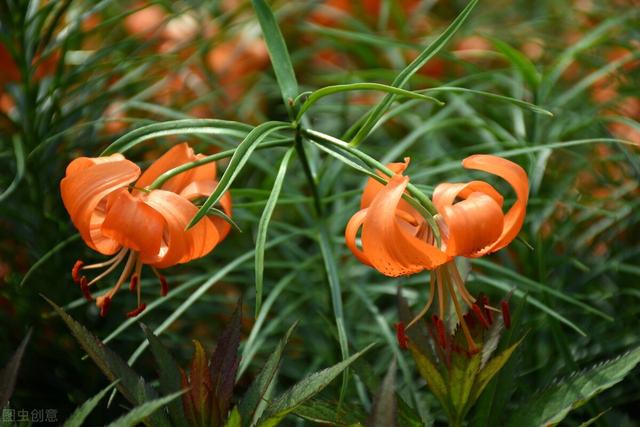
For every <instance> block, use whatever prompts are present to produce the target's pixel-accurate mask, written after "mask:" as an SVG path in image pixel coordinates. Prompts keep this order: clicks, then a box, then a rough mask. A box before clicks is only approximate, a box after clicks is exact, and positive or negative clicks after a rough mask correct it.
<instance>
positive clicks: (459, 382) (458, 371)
mask: <svg viewBox="0 0 640 427" xmlns="http://www.w3.org/2000/svg"><path fill="white" fill-rule="evenodd" d="M481 359H482V356H481V355H480V353H475V354H473V355H472V356H471V357H469V356H468V355H466V354H459V353H457V352H452V357H451V368H450V369H449V397H450V400H451V405H452V406H453V409H454V411H455V413H456V414H457V418H458V419H463V417H464V415H465V413H466V409H467V408H468V407H469V403H470V400H471V399H470V397H471V390H472V389H473V385H474V381H475V378H476V375H477V373H478V369H480V362H481Z"/></svg>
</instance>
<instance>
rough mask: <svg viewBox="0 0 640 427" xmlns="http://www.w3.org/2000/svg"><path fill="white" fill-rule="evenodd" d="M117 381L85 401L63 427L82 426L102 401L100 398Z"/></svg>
mask: <svg viewBox="0 0 640 427" xmlns="http://www.w3.org/2000/svg"><path fill="white" fill-rule="evenodd" d="M117 383H118V381H115V382H113V383H111V384H109V385H108V386H107V387H106V388H105V389H103V390H102V391H101V392H100V393H98V394H96V395H95V396H93V397H92V398H91V399H89V400H87V401H86V402H84V403H83V404H82V406H80V407H78V409H76V410H75V411H73V414H71V416H70V417H69V418H68V419H67V421H65V423H64V427H82V425H84V420H86V419H87V417H88V416H89V414H90V413H91V411H93V410H94V408H95V407H96V406H98V403H100V401H101V400H102V398H103V397H104V396H105V395H106V394H107V393H108V392H109V390H111V389H112V388H114V387H115V386H116V384H117Z"/></svg>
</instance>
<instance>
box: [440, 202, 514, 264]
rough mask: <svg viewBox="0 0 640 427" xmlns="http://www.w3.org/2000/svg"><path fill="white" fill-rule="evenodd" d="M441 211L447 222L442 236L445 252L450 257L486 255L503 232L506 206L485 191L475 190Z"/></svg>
mask: <svg viewBox="0 0 640 427" xmlns="http://www.w3.org/2000/svg"><path fill="white" fill-rule="evenodd" d="M438 212H439V213H440V215H442V218H443V219H444V223H445V224H446V227H443V228H444V229H443V230H442V235H443V241H444V242H445V244H446V247H445V251H446V253H447V254H448V255H450V256H458V255H462V256H467V257H476V256H481V255H484V254H486V253H487V252H488V251H489V249H490V248H492V247H493V244H494V242H495V241H496V240H497V239H498V238H499V237H500V234H501V233H502V229H503V225H504V214H503V213H502V207H501V206H500V205H499V204H498V203H497V202H496V201H495V200H494V199H493V198H492V197H490V196H488V195H487V194H485V193H480V192H474V193H471V194H470V195H469V197H467V198H466V199H464V200H463V201H461V202H458V203H455V204H450V205H445V206H443V207H442V210H440V209H439V210H438Z"/></svg>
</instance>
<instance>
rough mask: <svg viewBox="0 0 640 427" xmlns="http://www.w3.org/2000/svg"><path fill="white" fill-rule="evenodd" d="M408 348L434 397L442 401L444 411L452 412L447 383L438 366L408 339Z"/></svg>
mask: <svg viewBox="0 0 640 427" xmlns="http://www.w3.org/2000/svg"><path fill="white" fill-rule="evenodd" d="M409 350H411V354H412V355H413V359H414V360H415V361H416V366H417V367H418V372H420V375H421V376H422V378H424V380H425V381H426V382H427V385H428V386H429V389H430V390H431V392H432V393H433V394H434V395H435V396H436V398H437V399H438V400H439V401H440V403H442V406H443V407H444V408H445V411H447V412H448V413H452V411H451V403H450V402H449V399H448V398H447V394H448V393H447V384H446V383H445V382H444V378H443V377H442V375H441V374H440V371H438V368H437V367H436V365H435V364H434V363H433V361H432V360H431V359H429V357H428V356H427V355H425V354H423V353H422V352H421V351H420V350H419V349H418V348H417V347H416V346H415V345H414V344H413V343H412V342H411V341H409Z"/></svg>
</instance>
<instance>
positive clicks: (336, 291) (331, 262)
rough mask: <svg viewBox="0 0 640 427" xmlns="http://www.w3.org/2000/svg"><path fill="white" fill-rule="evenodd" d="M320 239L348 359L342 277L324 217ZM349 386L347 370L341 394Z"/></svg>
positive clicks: (334, 312)
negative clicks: (339, 273)
mask: <svg viewBox="0 0 640 427" xmlns="http://www.w3.org/2000/svg"><path fill="white" fill-rule="evenodd" d="M318 227H319V229H320V230H319V235H318V239H319V241H320V252H322V259H323V260H324V268H325V271H326V273H327V278H328V280H329V289H330V291H331V304H332V305H333V316H334V318H335V322H336V328H337V329H338V342H339V344H340V353H341V354H342V358H343V359H347V357H348V356H349V340H348V338H347V328H346V326H345V323H344V312H343V310H342V287H341V286H340V277H339V275H338V266H337V265H336V259H335V256H334V255H333V249H332V248H331V238H330V236H329V230H328V229H327V224H326V222H325V221H324V220H323V219H319V220H318ZM346 388H347V375H346V372H345V375H344V379H343V381H342V388H341V389H340V396H341V397H343V396H344V393H345V391H346Z"/></svg>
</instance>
